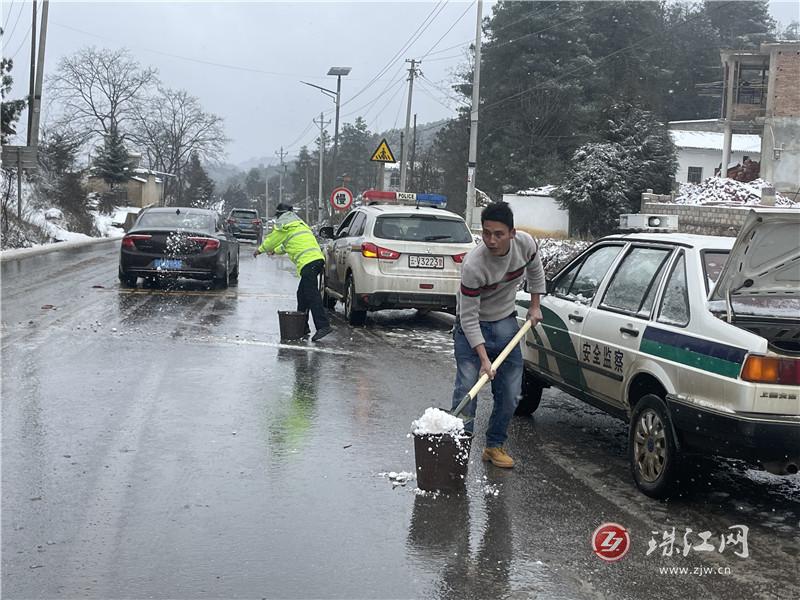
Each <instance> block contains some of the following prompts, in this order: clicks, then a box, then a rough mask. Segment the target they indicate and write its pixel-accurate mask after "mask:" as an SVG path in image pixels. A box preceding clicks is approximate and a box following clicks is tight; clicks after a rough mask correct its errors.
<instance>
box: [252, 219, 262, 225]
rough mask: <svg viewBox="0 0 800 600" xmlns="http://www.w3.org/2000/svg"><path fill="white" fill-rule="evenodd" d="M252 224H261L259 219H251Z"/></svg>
mask: <svg viewBox="0 0 800 600" xmlns="http://www.w3.org/2000/svg"><path fill="white" fill-rule="evenodd" d="M253 225H261V219H253Z"/></svg>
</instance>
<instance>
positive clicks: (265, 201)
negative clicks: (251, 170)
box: [264, 165, 269, 219]
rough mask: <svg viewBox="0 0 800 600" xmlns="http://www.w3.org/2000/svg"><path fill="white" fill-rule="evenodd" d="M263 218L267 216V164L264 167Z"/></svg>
mask: <svg viewBox="0 0 800 600" xmlns="http://www.w3.org/2000/svg"><path fill="white" fill-rule="evenodd" d="M264 218H265V219H268V218H269V165H267V166H266V167H264Z"/></svg>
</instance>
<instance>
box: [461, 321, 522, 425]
mask: <svg viewBox="0 0 800 600" xmlns="http://www.w3.org/2000/svg"><path fill="white" fill-rule="evenodd" d="M530 328H531V321H530V319H528V320H526V321H525V323H524V324H523V325H522V327H520V328H519V331H518V332H517V334H516V335H515V336H514V337H513V338H511V341H510V342H508V344H506V347H505V348H503V351H502V352H501V353H500V354H498V355H497V358H495V359H494V362H492V370H493V371H496V370H497V369H498V368H499V367H500V365H501V364H503V361H504V360H505V359H506V357H507V356H508V355H509V354H510V353H511V351H512V350H513V349H514V348H515V347H516V345H517V344H519V341H520V340H521V339H522V338H523V337H524V336H525V334H526V333H528V330H529V329H530ZM487 381H489V375H488V373H484V374H483V375H481V378H480V379H478V382H477V383H476V384H475V385H473V386H472V388H471V389H470V391H468V392H467V395H466V396H464V399H463V400H462V401H461V402H459V404H458V406H457V407H456V409H455V410H454V411H453V416H455V417H457V416H458V415H460V414H461V411H462V410H464V408H465V407H466V406H467V404H469V402H470V401H471V400H472V399H473V398H475V396H477V395H478V392H480V391H481V388H482V387H483V386H484V385H486V382H487Z"/></svg>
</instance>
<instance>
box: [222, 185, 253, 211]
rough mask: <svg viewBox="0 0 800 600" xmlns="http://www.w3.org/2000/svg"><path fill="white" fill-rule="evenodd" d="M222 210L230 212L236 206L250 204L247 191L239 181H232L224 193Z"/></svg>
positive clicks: (240, 206)
mask: <svg viewBox="0 0 800 600" xmlns="http://www.w3.org/2000/svg"><path fill="white" fill-rule="evenodd" d="M222 202H223V204H222V211H223V213H224V214H228V213H229V212H230V211H231V210H233V209H234V208H242V207H246V206H249V205H250V199H249V198H248V197H247V192H245V191H244V189H243V188H242V186H241V185H240V184H238V183H232V184H231V185H229V186H228V189H226V190H225V192H224V193H223V194H222Z"/></svg>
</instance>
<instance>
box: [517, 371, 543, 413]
mask: <svg viewBox="0 0 800 600" xmlns="http://www.w3.org/2000/svg"><path fill="white" fill-rule="evenodd" d="M544 388H545V384H544V383H542V381H541V380H540V379H539V378H538V377H536V375H534V374H533V373H530V372H528V371H527V370H524V371H523V372H522V395H521V396H520V399H519V404H517V408H516V410H515V411H514V414H515V415H518V416H522V417H530V416H531V415H532V414H533V413H535V412H536V409H537V408H539V403H540V402H541V401H542V390H544Z"/></svg>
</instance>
